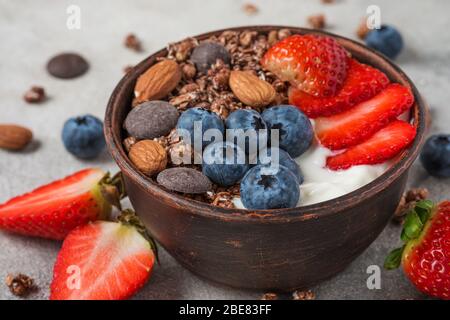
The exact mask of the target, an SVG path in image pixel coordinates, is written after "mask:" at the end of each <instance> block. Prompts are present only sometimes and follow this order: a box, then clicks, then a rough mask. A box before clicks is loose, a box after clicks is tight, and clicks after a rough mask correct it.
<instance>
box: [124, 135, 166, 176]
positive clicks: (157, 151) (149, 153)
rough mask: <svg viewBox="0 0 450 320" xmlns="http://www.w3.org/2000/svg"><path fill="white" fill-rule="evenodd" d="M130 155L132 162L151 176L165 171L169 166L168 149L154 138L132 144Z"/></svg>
mask: <svg viewBox="0 0 450 320" xmlns="http://www.w3.org/2000/svg"><path fill="white" fill-rule="evenodd" d="M128 156H129V157H130V160H131V162H133V163H134V165H135V166H136V167H137V168H138V169H139V170H140V171H141V172H142V173H144V174H145V175H147V176H149V177H151V176H153V175H154V174H156V173H159V172H161V171H163V170H164V169H165V168H166V166H167V153H166V150H164V148H163V147H162V146H161V145H160V144H159V143H158V142H156V141H153V140H141V141H139V142H136V143H135V144H133V145H132V146H131V148H130V153H129V154H128Z"/></svg>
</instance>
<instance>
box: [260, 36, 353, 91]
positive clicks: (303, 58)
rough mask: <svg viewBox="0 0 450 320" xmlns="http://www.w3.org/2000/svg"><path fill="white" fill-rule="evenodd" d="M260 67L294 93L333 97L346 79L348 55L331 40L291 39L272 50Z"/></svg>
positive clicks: (294, 37)
mask: <svg viewBox="0 0 450 320" xmlns="http://www.w3.org/2000/svg"><path fill="white" fill-rule="evenodd" d="M261 65H262V66H263V67H264V68H265V69H267V70H269V71H271V72H273V73H274V74H276V75H277V76H278V77H279V78H280V79H281V80H283V81H289V82H290V83H291V84H292V85H293V86H295V87H296V88H297V89H299V90H302V91H304V92H307V93H308V94H310V95H313V96H317V97H327V96H333V95H335V94H336V92H337V91H338V90H339V89H340V88H341V87H342V84H343V82H344V80H345V78H346V76H347V69H348V53H347V51H346V50H345V49H344V47H342V46H341V45H340V44H339V43H338V42H337V41H336V40H335V39H333V38H330V37H324V36H316V35H293V36H290V37H288V38H286V39H284V40H281V41H280V42H278V43H276V44H275V45H274V46H272V47H271V48H270V49H269V50H268V51H267V52H266V54H265V55H264V57H263V58H262V59H261Z"/></svg>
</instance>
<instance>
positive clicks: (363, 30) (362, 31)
mask: <svg viewBox="0 0 450 320" xmlns="http://www.w3.org/2000/svg"><path fill="white" fill-rule="evenodd" d="M369 31H370V29H369V28H368V27H367V21H366V19H362V21H361V23H360V24H359V26H358V29H356V35H357V36H358V38H359V39H361V40H364V39H365V38H366V36H367V34H368V33H369Z"/></svg>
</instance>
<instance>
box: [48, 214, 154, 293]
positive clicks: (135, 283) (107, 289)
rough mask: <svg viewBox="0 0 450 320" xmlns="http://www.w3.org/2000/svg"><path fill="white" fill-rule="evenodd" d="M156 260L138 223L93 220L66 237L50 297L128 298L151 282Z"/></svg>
mask: <svg viewBox="0 0 450 320" xmlns="http://www.w3.org/2000/svg"><path fill="white" fill-rule="evenodd" d="M154 262H155V254H154V252H153V250H152V246H151V244H150V243H149V241H148V240H147V239H146V238H144V236H143V235H142V234H141V233H139V232H138V231H137V229H136V228H135V227H134V226H132V225H129V224H124V223H121V222H106V221H96V222H94V223H89V224H87V225H84V226H81V227H78V228H76V229H74V230H73V231H72V232H70V233H69V235H68V236H67V238H66V239H65V240H64V243H63V245H62V248H61V251H60V252H59V254H58V257H57V259H56V263H55V266H54V270H53V281H52V283H51V286H50V299H51V300H122V299H127V298H129V297H131V296H132V295H133V294H134V293H135V292H136V291H137V290H139V289H140V288H141V287H142V286H143V285H144V284H145V283H146V282H147V280H148V279H149V277H150V274H151V272H152V269H153V265H154Z"/></svg>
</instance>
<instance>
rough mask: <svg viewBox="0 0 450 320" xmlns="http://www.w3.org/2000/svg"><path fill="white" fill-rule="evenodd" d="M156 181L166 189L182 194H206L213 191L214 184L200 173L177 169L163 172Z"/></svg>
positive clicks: (182, 168)
mask: <svg viewBox="0 0 450 320" xmlns="http://www.w3.org/2000/svg"><path fill="white" fill-rule="evenodd" d="M156 181H157V182H158V183H159V184H160V185H162V186H163V187H165V188H166V189H169V190H172V191H177V192H182V193H204V192H206V191H211V190H212V187H213V186H212V183H211V181H209V179H208V178H207V177H206V176H205V175H204V174H203V173H201V172H200V171H198V170H195V169H191V168H184V167H176V168H170V169H166V170H164V171H162V172H161V173H160V174H158V177H157V178H156Z"/></svg>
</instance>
